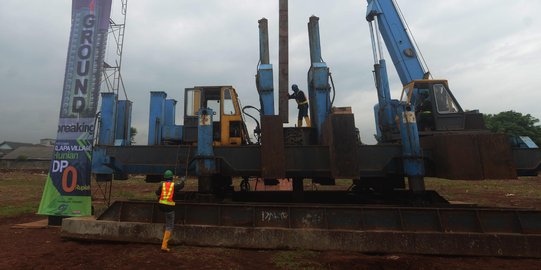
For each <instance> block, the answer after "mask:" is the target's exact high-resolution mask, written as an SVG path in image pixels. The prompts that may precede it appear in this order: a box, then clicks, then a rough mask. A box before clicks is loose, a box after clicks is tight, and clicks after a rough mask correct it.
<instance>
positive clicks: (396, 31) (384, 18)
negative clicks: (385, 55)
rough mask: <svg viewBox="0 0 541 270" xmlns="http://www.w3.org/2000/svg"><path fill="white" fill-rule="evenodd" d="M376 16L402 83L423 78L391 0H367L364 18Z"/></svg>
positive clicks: (369, 19)
mask: <svg viewBox="0 0 541 270" xmlns="http://www.w3.org/2000/svg"><path fill="white" fill-rule="evenodd" d="M375 17H377V18H378V28H379V31H380V33H381V36H382V38H383V40H384V42H385V45H386V47H387V50H388V51H389V55H391V58H392V60H393V64H394V66H395V67H396V70H397V72H398V75H399V77H400V81H402V84H403V85H406V84H408V83H409V82H411V81H412V80H420V79H423V77H424V74H425V73H426V71H425V70H424V69H423V66H422V64H421V62H420V60H419V58H418V56H417V51H416V50H415V46H414V44H413V42H412V41H411V39H410V36H409V35H408V32H407V31H406V29H407V28H406V26H405V25H404V23H403V22H402V18H401V17H400V14H399V13H398V9H397V8H396V7H395V5H394V3H393V0H368V8H367V12H366V20H368V21H369V22H371V21H373V20H374V18H375Z"/></svg>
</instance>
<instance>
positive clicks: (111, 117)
mask: <svg viewBox="0 0 541 270" xmlns="http://www.w3.org/2000/svg"><path fill="white" fill-rule="evenodd" d="M116 99H117V96H116V94H114V93H111V92H109V93H101V113H100V130H99V137H98V144H100V145H113V144H114V142H115V115H116V110H117V101H116Z"/></svg>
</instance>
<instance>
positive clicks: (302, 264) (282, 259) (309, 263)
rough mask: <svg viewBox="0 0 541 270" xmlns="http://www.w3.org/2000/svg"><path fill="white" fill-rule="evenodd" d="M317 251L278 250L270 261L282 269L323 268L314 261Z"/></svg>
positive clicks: (309, 269)
mask: <svg viewBox="0 0 541 270" xmlns="http://www.w3.org/2000/svg"><path fill="white" fill-rule="evenodd" d="M318 254H319V253H318V252H315V251H307V250H292V251H280V252H277V253H276V254H275V255H274V256H273V257H272V259H271V260H272V263H273V264H274V265H276V266H277V267H279V268H282V269H306V270H318V269H325V267H324V266H323V265H321V264H320V263H318V262H316V261H317V260H315V259H316V258H317V256H318Z"/></svg>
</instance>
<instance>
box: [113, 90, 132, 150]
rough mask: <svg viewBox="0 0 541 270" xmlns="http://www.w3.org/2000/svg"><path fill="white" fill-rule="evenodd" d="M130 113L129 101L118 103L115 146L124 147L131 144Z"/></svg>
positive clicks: (130, 103)
mask: <svg viewBox="0 0 541 270" xmlns="http://www.w3.org/2000/svg"><path fill="white" fill-rule="evenodd" d="M131 111H132V102H131V101H129V100H119V101H118V109H117V114H116V130H115V145H122V146H124V145H130V144H131V143H130V142H131Z"/></svg>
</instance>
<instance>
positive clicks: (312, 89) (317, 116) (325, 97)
mask: <svg viewBox="0 0 541 270" xmlns="http://www.w3.org/2000/svg"><path fill="white" fill-rule="evenodd" d="M308 38H309V41H310V60H311V63H312V64H311V66H310V70H309V71H308V96H309V100H310V102H309V106H310V117H311V118H312V119H311V122H312V127H313V128H315V129H316V130H317V133H318V135H319V137H321V133H322V130H321V127H322V125H323V121H325V119H326V118H327V116H328V115H329V114H330V113H331V99H330V90H331V87H330V84H329V68H328V67H327V64H325V62H323V60H322V59H321V45H320V40H319V18H318V17H316V16H312V17H310V21H309V22H308Z"/></svg>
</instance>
